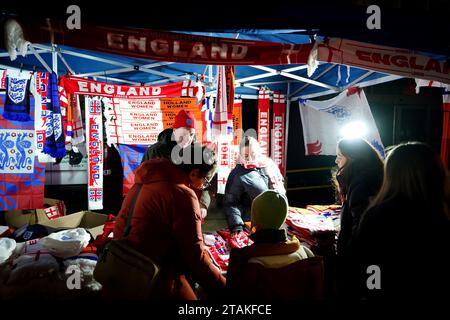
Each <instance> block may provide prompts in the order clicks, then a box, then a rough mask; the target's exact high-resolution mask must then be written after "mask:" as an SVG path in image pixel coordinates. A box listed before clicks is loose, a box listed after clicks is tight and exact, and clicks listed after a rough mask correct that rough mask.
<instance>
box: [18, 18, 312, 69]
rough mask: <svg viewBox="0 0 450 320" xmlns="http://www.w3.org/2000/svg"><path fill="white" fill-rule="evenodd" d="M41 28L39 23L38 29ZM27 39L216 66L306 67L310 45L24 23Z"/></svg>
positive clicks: (59, 22) (48, 22) (55, 22)
mask: <svg viewBox="0 0 450 320" xmlns="http://www.w3.org/2000/svg"><path fill="white" fill-rule="evenodd" d="M39 24H40V25H41V26H40V27H39ZM22 27H23V28H24V34H25V38H26V40H28V41H30V42H32V43H49V42H50V43H54V44H58V45H66V46H71V47H75V48H80V49H86V50H93V51H100V52H107V53H112V54H118V55H125V56H130V57H137V58H144V59H151V60H160V61H173V62H181V63H197V64H213V65H274V64H291V63H292V64H298V63H306V62H307V59H308V55H309V52H310V51H311V48H312V44H285V43H275V42H263V41H250V40H238V39H227V38H217V37H206V36H197V35H188V34H181V33H173V32H161V31H154V30H149V29H132V28H120V29H119V28H109V27H101V26H93V25H88V24H83V25H82V28H81V29H80V30H76V29H75V30H68V29H67V27H66V21H50V20H47V21H45V22H44V21H43V22H42V23H39V22H38V23H36V21H35V22H27V23H23V24H22Z"/></svg>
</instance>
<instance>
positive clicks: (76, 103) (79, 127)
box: [70, 94, 85, 146]
mask: <svg viewBox="0 0 450 320" xmlns="http://www.w3.org/2000/svg"><path fill="white" fill-rule="evenodd" d="M70 104H71V106H72V122H73V127H72V141H71V142H72V145H73V146H76V145H79V144H80V143H82V142H84V141H85V139H84V126H83V119H82V117H81V108H80V96H79V95H77V94H72V95H71V96H70Z"/></svg>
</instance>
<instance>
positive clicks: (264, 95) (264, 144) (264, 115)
mask: <svg viewBox="0 0 450 320" xmlns="http://www.w3.org/2000/svg"><path fill="white" fill-rule="evenodd" d="M269 92H270V91H269V90H267V89H261V90H259V94H258V142H259V144H260V146H261V152H262V154H263V155H265V156H267V157H268V156H269V151H270V149H269V138H270V113H269V111H270V99H269Z"/></svg>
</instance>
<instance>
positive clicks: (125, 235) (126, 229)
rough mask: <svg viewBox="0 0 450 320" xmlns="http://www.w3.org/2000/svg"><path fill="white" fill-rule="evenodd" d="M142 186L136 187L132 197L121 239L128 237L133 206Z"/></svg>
mask: <svg viewBox="0 0 450 320" xmlns="http://www.w3.org/2000/svg"><path fill="white" fill-rule="evenodd" d="M141 188H142V184H138V185H137V190H136V192H135V193H134V195H133V200H131V204H130V208H129V209H128V216H127V223H126V224H125V231H124V232H123V236H122V238H123V239H125V238H127V237H128V235H129V234H130V231H131V217H132V216H133V212H134V205H135V204H136V200H137V197H138V195H139V193H140V192H141Z"/></svg>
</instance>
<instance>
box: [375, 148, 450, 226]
mask: <svg viewBox="0 0 450 320" xmlns="http://www.w3.org/2000/svg"><path fill="white" fill-rule="evenodd" d="M397 196H402V197H405V198H406V199H407V200H408V201H411V203H416V204H418V205H425V206H427V208H429V210H428V211H429V212H432V213H435V214H438V215H441V216H442V215H444V216H446V217H447V218H449V207H450V177H449V172H448V170H447V169H446V168H445V166H444V164H443V163H442V161H441V159H440V158H439V156H438V155H437V154H436V153H435V152H434V151H433V149H432V148H431V147H430V146H428V145H427V144H425V143H422V142H406V143H402V144H399V145H398V146H396V147H395V148H394V149H392V151H391V152H390V153H389V154H388V156H387V158H386V164H385V166H384V180H383V184H382V186H381V189H380V191H379V193H378V194H377V196H376V197H375V199H374V200H373V202H372V203H371V205H370V207H373V206H377V205H379V204H381V203H382V202H384V201H387V200H389V199H392V198H395V197H397Z"/></svg>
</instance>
